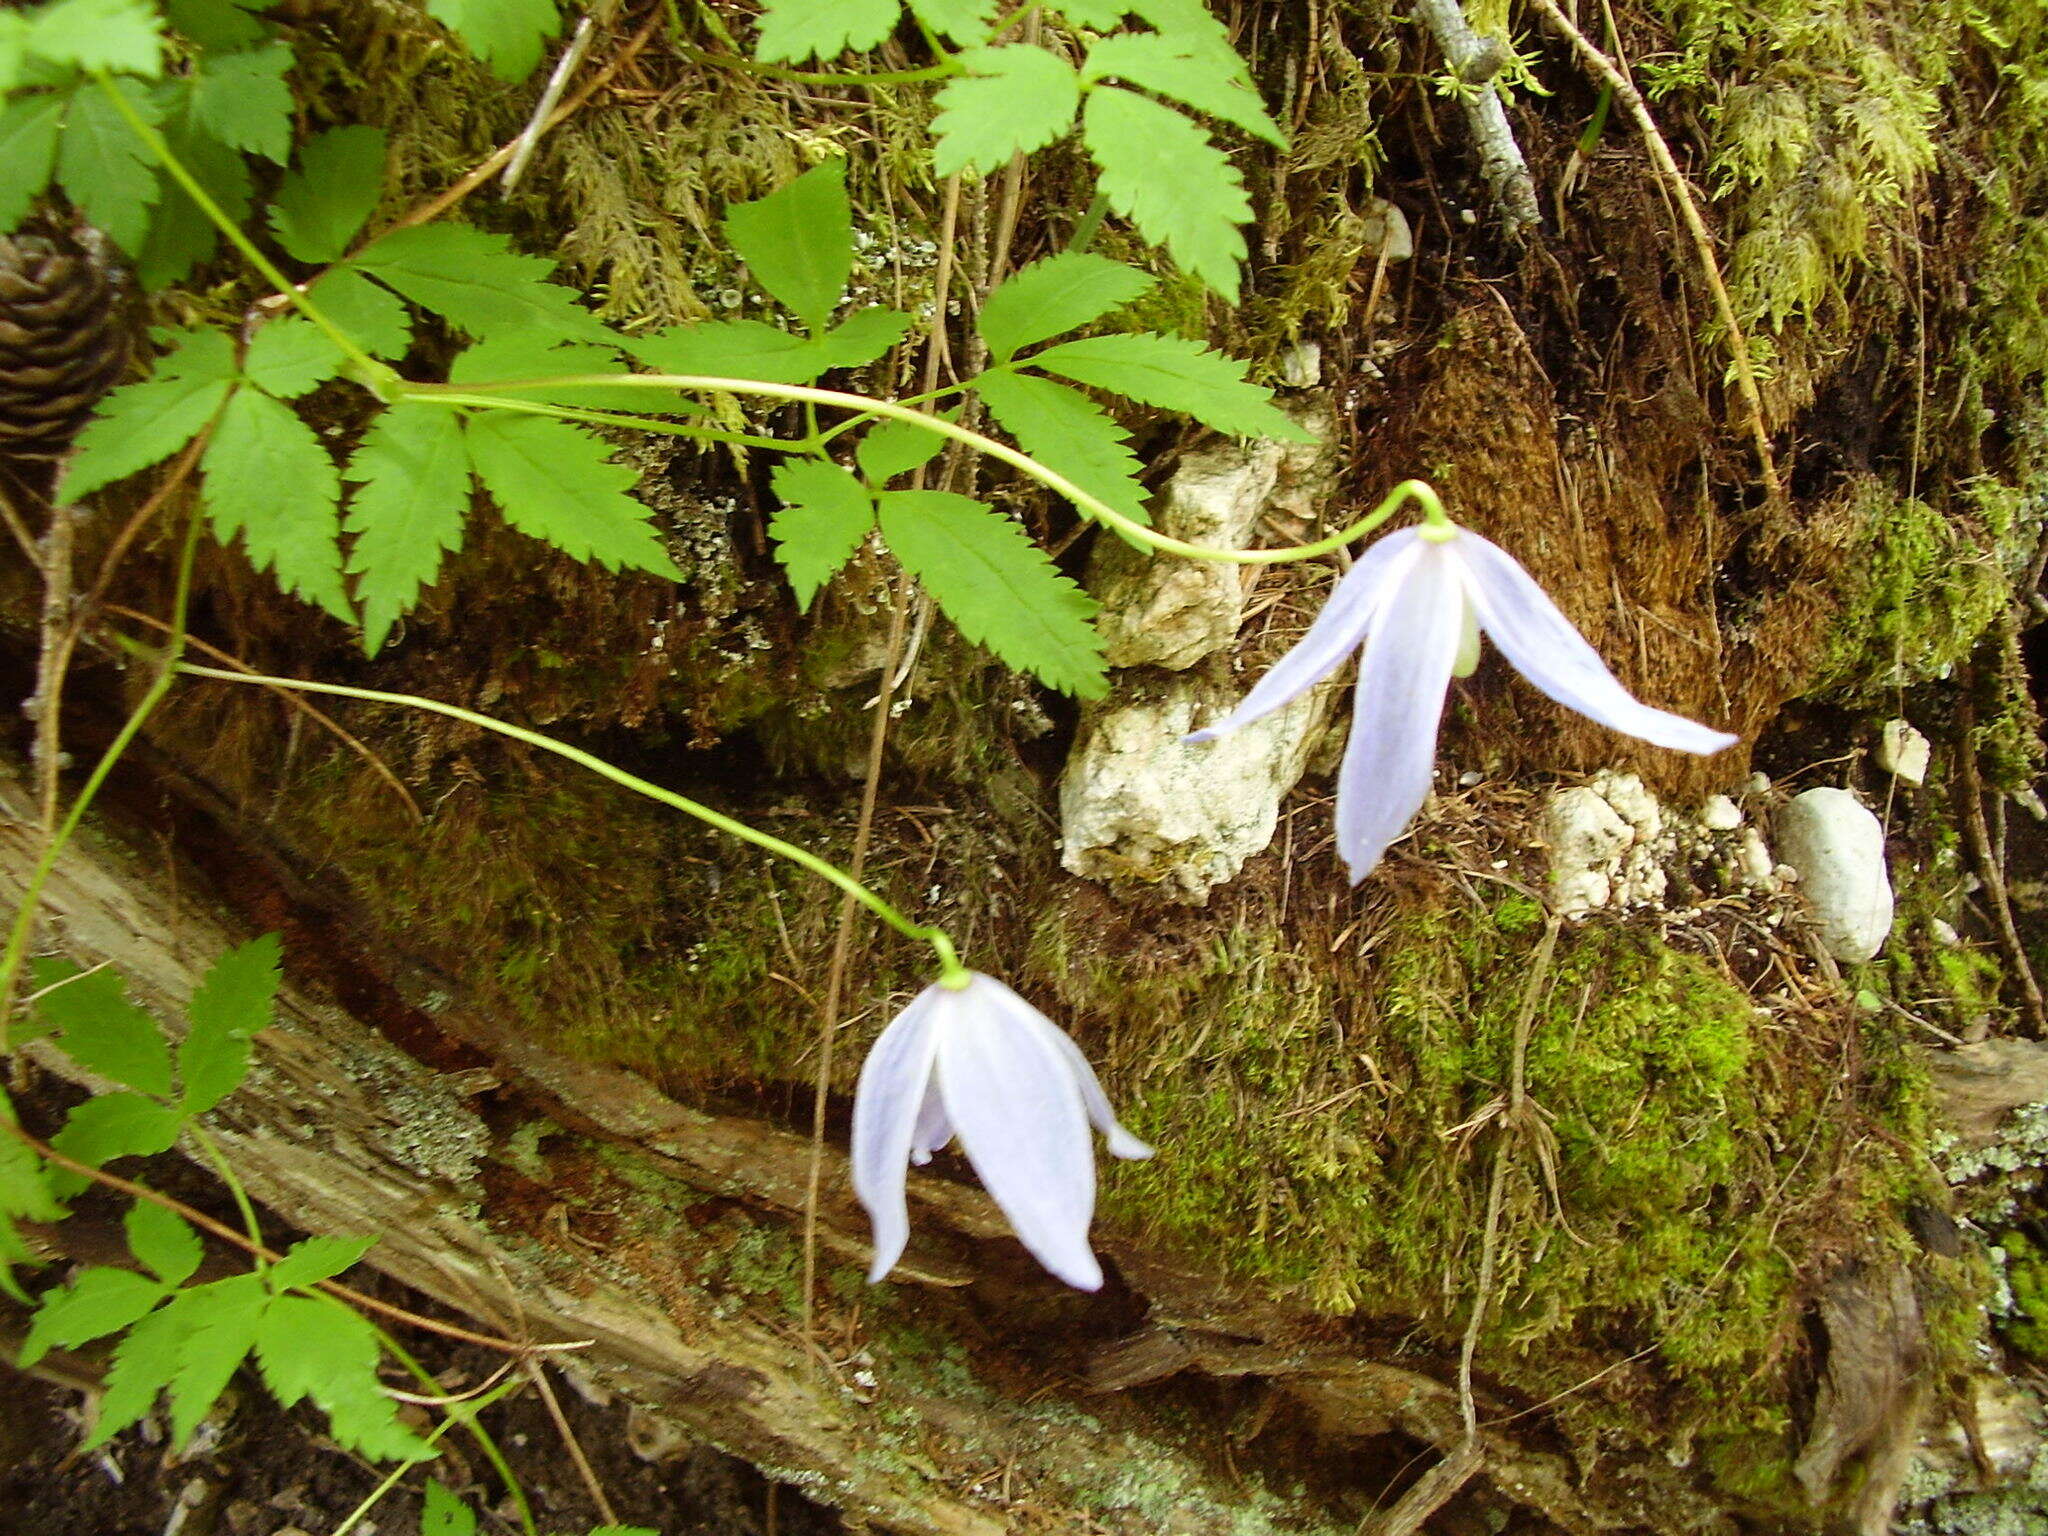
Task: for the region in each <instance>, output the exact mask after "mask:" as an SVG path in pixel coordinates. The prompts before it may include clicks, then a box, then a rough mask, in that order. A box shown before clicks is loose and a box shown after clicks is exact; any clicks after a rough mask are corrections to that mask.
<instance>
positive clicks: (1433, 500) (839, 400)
mask: <svg viewBox="0 0 2048 1536" xmlns="http://www.w3.org/2000/svg"><path fill="white" fill-rule="evenodd" d="M532 382H533V383H535V384H545V385H547V386H548V387H549V388H554V389H563V388H587V387H589V386H592V385H600V384H613V385H623V386H627V387H632V388H641V389H674V390H717V391H720V392H721V393H724V394H729V395H764V396H766V397H768V398H770V399H774V400H801V401H803V402H805V403H807V404H812V405H830V406H836V407H838V408H839V409H841V410H848V411H859V412H863V413H865V414H867V415H869V416H885V417H887V418H889V419H890V420H891V421H907V422H909V423H910V424H911V425H913V426H917V427H922V428H924V430H925V431H927V432H936V433H938V434H939V436H941V437H949V438H951V439H952V440H953V441H954V442H956V443H964V444H966V445H967V446H968V447H969V448H972V449H974V450H975V451H976V452H978V453H983V454H986V455H987V456H988V457H989V458H992V459H996V460H999V461H1000V462H1002V463H1004V464H1008V465H1010V466H1011V467H1012V468H1013V469H1018V470H1021V471H1022V472H1023V473H1025V474H1027V475H1029V476H1030V477H1031V478H1032V479H1034V480H1036V481H1037V482H1038V483H1039V484H1040V485H1043V486H1045V487H1046V488H1047V489H1048V490H1051V491H1056V492H1058V493H1059V494H1060V495H1062V496H1064V497H1066V499H1067V500H1069V501H1071V502H1072V503H1073V504H1074V505H1075V506H1076V507H1078V508H1080V509H1081V510H1082V511H1083V512H1085V513H1087V514H1088V515H1089V516H1090V517H1092V518H1094V519H1095V520H1096V521H1097V522H1099V523H1103V524H1106V525H1107V526H1109V527H1111V528H1114V529H1115V530H1116V531H1117V532H1118V533H1120V534H1122V535H1123V536H1124V537H1125V538H1127V539H1129V540H1131V541H1132V542H1133V543H1135V544H1139V545H1142V546H1144V547H1145V548H1147V549H1150V550H1153V551H1155V552H1157V553H1161V554H1169V555H1181V556H1184V557H1186V558H1187V559H1190V560H1208V561H1212V562H1214V563H1217V564H1220V565H1285V564H1289V563H1291V562H1292V561H1296V560H1313V559H1316V558H1317V557H1319V556H1322V555H1327V554H1330V553H1332V552H1333V551H1336V550H1339V549H1342V548H1343V547H1344V546H1345V545H1347V544H1349V543H1351V542H1353V541H1354V540H1356V539H1358V538H1360V537H1362V536H1363V535H1365V534H1368V533H1370V532H1372V531H1373V529H1375V528H1377V527H1379V526H1380V524H1382V523H1384V522H1385V521H1386V520H1387V519H1388V518H1390V517H1392V516H1393V515H1394V514H1395V513H1396V512H1398V511H1399V510H1400V509H1401V508H1402V507H1403V506H1404V505H1405V504H1407V503H1408V502H1410V501H1415V502H1419V503H1421V505H1422V509H1423V516H1424V518H1425V520H1426V521H1427V522H1428V523H1429V525H1430V526H1432V527H1436V528H1449V527H1451V526H1452V524H1451V520H1450V517H1449V515H1448V514H1447V513H1446V512H1445V511H1444V506H1443V502H1442V500H1441V499H1440V498H1439V497H1438V496H1437V493H1436V491H1435V489H1434V488H1433V487H1432V486H1431V485H1430V484H1429V483H1428V482H1427V481H1425V480H1403V481H1402V482H1401V483H1400V484H1399V485H1397V486H1395V487H1394V488H1393V490H1391V491H1389V492H1388V493H1387V495H1386V498H1385V499H1384V500H1382V501H1381V502H1380V504H1379V505H1378V506H1376V507H1374V508H1373V509H1372V511H1370V512H1368V513H1366V514H1365V516H1363V517H1361V518H1359V519H1358V520H1357V521H1356V522H1353V523H1350V524H1348V525H1347V526H1345V527H1343V528H1341V529H1339V530H1338V531H1337V532H1335V533H1333V534H1330V535H1329V536H1328V537H1327V538H1321V539H1316V540H1314V541H1312V542H1311V543H1307V544H1295V545H1291V546H1289V547H1287V548H1284V549H1211V548H1208V547H1207V546H1205V545H1201V544H1190V543H1188V542H1187V541H1186V540H1185V539H1176V538H1173V537H1171V536H1169V535H1167V534H1163V533H1160V532H1158V531H1156V530H1155V529H1151V528H1147V527H1146V526H1145V525H1144V524H1143V523H1140V522H1136V521H1134V520H1132V519H1131V518H1128V517H1126V516H1124V514H1123V513H1121V512H1119V511H1117V509H1116V508H1114V507H1112V506H1110V505H1109V504H1108V503H1107V502H1105V501H1103V500H1102V499H1101V498H1100V497H1097V496H1091V495H1089V493H1088V492H1086V491H1084V490H1082V489H1081V487H1080V486H1078V485H1076V484H1074V482H1073V481H1071V480H1069V479H1068V478H1067V477H1066V476H1065V475H1062V474H1060V473H1059V472H1058V471H1056V470H1052V469H1048V468H1047V467H1046V466H1045V465H1043V464H1041V463H1039V462H1038V460H1036V459H1034V458H1032V457H1031V456H1030V455H1029V454H1027V453H1024V452H1022V451H1021V450H1019V449H1016V448H1012V447H1011V446H1010V445H1009V444H1008V443H1001V442H997V441H996V440H995V439H994V438H992V437H984V436H983V435H982V434H981V433H979V432H976V431H974V430H973V429H972V428H969V427H963V426H960V425H959V424H958V423H957V422H951V421H948V420H946V418H945V417H943V416H933V415H930V414H929V413H927V412H924V411H919V410H914V409H912V408H911V407H909V406H907V405H902V404H899V403H898V402H896V401H893V400H876V399H873V398H871V397H870V396H867V395H852V394H847V393H845V392H844V391H841V390H836V389H817V388H814V387H813V386H811V385H808V384H769V383H765V382H763V381H762V380H760V379H723V378H713V377H711V376H709V375H704V374H694V373H632V374H625V375H616V374H574V375H570V376H568V377H564V378H559V379H545V380H536V381H532ZM522 387H529V386H527V384H526V381H522ZM451 393H452V391H451V390H450V388H449V386H447V385H442V384H408V385H406V386H405V397H406V398H407V399H409V400H430V399H433V398H435V397H437V396H439V397H442V398H446V397H447V396H449V395H450V394H451ZM463 398H464V400H465V401H466V402H470V403H477V402H478V400H479V397H475V396H464V397H463ZM791 446H797V445H791Z"/></svg>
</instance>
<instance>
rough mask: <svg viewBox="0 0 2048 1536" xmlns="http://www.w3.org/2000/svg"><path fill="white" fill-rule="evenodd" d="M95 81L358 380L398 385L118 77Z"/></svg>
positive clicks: (379, 388)
mask: <svg viewBox="0 0 2048 1536" xmlns="http://www.w3.org/2000/svg"><path fill="white" fill-rule="evenodd" d="M94 78H95V79H96V80H98V81H99V86H100V89H101V90H103V91H105V92H106V93H107V96H108V98H109V99H110V100H111V101H112V102H113V103H114V110H115V111H117V112H119V113H120V114H121V116H122V118H123V119H124V120H125V121H126V122H127V124H128V131H129V132H131V133H133V134H134V135H135V137H136V138H138V139H140V140H141V141H142V143H143V145H144V147H145V148H147V149H148V150H149V152H150V153H151V154H152V155H154V156H155V157H156V159H157V163H158V164H159V165H161V166H162V167H163V168H164V170H165V172H166V173H168V174H169V176H170V178H171V180H173V181H175V182H176V183H177V184H178V185H179V186H180V187H182V188H183V189H184V192H185V195H186V196H187V197H189V198H191V199H192V201H193V202H194V203H195V204H197V205H198V207H199V211H200V212H201V213H203V214H205V215H206V217H207V218H208V220H210V221H211V222H212V224H213V227H214V228H215V229H217V230H219V231H220V232H221V233H222V234H223V235H225V236H226V237H227V239H228V241H229V243H230V244H232V245H233V246H234V248H235V249H236V250H238V251H240V252H241V253H242V255H243V256H244V257H245V258H247V260H248V262H249V264H250V265H251V266H252V267H254V268H255V269H256V270H257V271H258V272H260V273H262V274H263V277H264V280H265V281H266V282H268V283H270V284H271V285H272V286H273V287H274V288H275V289H276V290H277V291H278V292H279V293H281V294H283V295H284V296H285V297H286V298H287V299H289V300H290V301H291V303H292V307H293V308H295V309H297V310H298V312H299V313H300V314H302V315H304V316H305V317H306V318H307V319H308V320H310V321H312V322H313V324H314V325H316V326H318V327H319V328H320V330H321V331H322V332H323V333H324V334H325V335H326V337H327V339H328V340H329V341H331V342H333V343H334V344H335V345H336V346H337V347H339V348H341V352H342V355H343V356H344V357H346V358H347V359H348V360H349V362H350V363H351V364H352V365H354V368H355V370H356V376H357V382H359V383H361V384H363V385H364V386H365V387H366V388H368V389H370V390H372V391H374V392H375V393H377V394H378V395H380V396H381V395H383V393H384V392H385V390H386V389H387V388H389V387H390V386H391V385H392V384H395V383H396V382H397V380H398V375H397V374H396V373H395V372H394V371H393V370H392V369H390V368H389V367H387V366H386V365H384V364H383V363H380V362H378V361H377V359H376V358H374V357H372V356H370V354H369V353H368V352H366V351H364V350H363V347H362V344H361V343H360V342H358V341H357V340H356V339H355V338H354V337H353V336H351V335H349V334H348V332H347V331H344V330H343V329H342V328H341V327H340V326H338V325H336V324H335V323H334V322H333V321H332V320H330V319H328V318H327V315H326V313H325V312H324V311H323V310H322V309H321V308H320V306H319V305H317V304H315V303H314V302H313V301H312V300H311V299H310V298H308V297H307V296H306V295H305V294H304V293H302V292H301V291H300V290H299V285H298V284H297V283H294V282H293V281H292V280H291V279H290V278H288V277H286V276H285V275H284V273H283V272H281V271H279V270H278V267H277V264H276V263H275V262H273V261H272V260H271V259H270V258H269V257H268V256H266V255H264V254H263V252H262V251H261V250H260V249H258V248H257V245H256V243H255V241H253V240H251V239H250V238H249V237H248V235H247V234H245V233H243V230H242V227H241V225H239V224H237V223H236V222H235V221H234V220H233V219H231V218H229V217H228V216H227V213H226V212H225V211H224V210H223V209H222V208H221V206H220V204H219V203H217V202H215V201H214V200H213V196H212V194H210V193H209V192H208V191H207V190H206V188H204V187H202V186H201V185H200V184H199V181H198V179H197V178H196V177H194V176H193V174H192V173H191V172H190V171H188V170H186V169H185V167H184V164H183V163H182V162H181V161H180V160H179V159H178V157H177V156H176V155H174V154H172V153H171V146H170V145H169V144H168V143H167V142H165V140H164V136H163V135H162V134H160V133H158V132H157V131H156V129H154V128H152V127H151V126H150V125H149V124H148V123H147V122H145V121H144V120H143V119H142V117H141V116H140V115H139V114H138V113H137V112H136V110H135V108H134V106H133V105H132V104H131V103H130V102H129V100H128V98H127V97H126V96H123V95H122V94H121V91H120V88H119V87H117V86H116V85H115V84H114V82H113V79H112V78H111V77H110V76H109V75H108V74H107V72H106V71H105V70H103V69H102V70H97V71H95V72H94Z"/></svg>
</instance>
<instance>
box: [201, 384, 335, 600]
mask: <svg viewBox="0 0 2048 1536" xmlns="http://www.w3.org/2000/svg"><path fill="white" fill-rule="evenodd" d="M200 462H201V464H202V465H203V467H204V468H205V471H206V491H205V501H206V512H207V516H208V517H209V518H210V519H211V521H212V523H213V531H214V535H215V537H217V538H218V539H219V540H220V541H221V542H222V543H223V544H225V543H227V542H229V541H230V540H231V539H233V538H234V537H235V535H236V534H240V535H241V536H242V542H243V547H244V548H245V549H246V550H247V551H248V555H249V561H250V563H251V564H252V565H254V566H256V568H257V569H259V570H268V571H271V572H273V573H274V574H275V575H276V577H277V584H278V585H279V586H281V587H283V588H284V589H285V590H286V591H287V592H294V593H297V594H298V595H299V596H300V597H303V598H304V599H306V601H308V602H310V603H315V604H318V605H319V606H320V607H322V608H324V609H326V610H327V612H329V613H331V614H333V615H334V616H335V617H336V618H338V619H341V620H342V621H343V622H350V621H352V620H353V619H354V617H355V615H354V613H353V612H352V611H351V609H350V608H349V605H348V592H347V591H346V589H345V588H343V586H342V584H341V518H340V515H339V513H338V511H337V508H338V506H339V504H340V501H341V479H340V477H339V476H338V475H337V474H336V473H335V469H334V460H333V459H331V458H330V457H328V454H327V450H326V448H325V447H323V446H322V445H321V442H320V439H319V438H317V437H315V436H314V435H313V429H312V428H311V427H309V426H307V425H306V423H305V422H303V421H301V420H300V419H299V417H298V415H297V413H296V412H294V411H292V410H291V409H290V408H289V407H287V406H283V405H280V404H278V402H277V401H275V400H273V399H271V398H270V397H269V396H268V395H266V394H262V393H260V392H259V391H257V390H253V389H238V390H236V391H235V393H234V394H233V396H231V397H230V398H229V400H228V403H227V405H226V406H225V407H224V408H223V409H222V411H221V413H220V422H219V424H218V425H217V426H216V427H215V429H214V433H213V437H212V439H211V440H210V441H209V442H208V443H207V445H206V454H205V457H204V458H203V459H202V460H201V461H200Z"/></svg>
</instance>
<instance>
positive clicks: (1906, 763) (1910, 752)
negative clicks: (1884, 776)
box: [1873, 720, 1934, 789]
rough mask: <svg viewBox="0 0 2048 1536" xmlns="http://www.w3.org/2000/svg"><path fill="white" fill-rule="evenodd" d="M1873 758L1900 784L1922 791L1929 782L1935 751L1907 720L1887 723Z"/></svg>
mask: <svg viewBox="0 0 2048 1536" xmlns="http://www.w3.org/2000/svg"><path fill="white" fill-rule="evenodd" d="M1873 755H1874V757H1875V758H1876V760H1877V766H1878V767H1879V768H1881V769H1883V770H1884V771H1885V772H1886V773H1888V774H1890V775H1891V776H1892V777H1893V778H1895V779H1897V780H1898V781H1899V782H1900V783H1902V784H1911V785H1912V786H1913V787H1914V788H1915V789H1918V788H1919V787H1920V786H1921V785H1922V784H1925V783H1926V782H1927V765H1928V763H1929V762H1930V761H1931V760H1932V759H1933V756H1934V749H1933V748H1932V747H1930V746H1929V745H1928V744H1927V738H1926V737H1925V736H1922V735H1921V734H1920V733H1919V732H1918V731H1916V730H1914V729H1913V727H1912V726H1910V725H1908V724H1907V723H1906V722H1905V721H1903V720H1887V721H1885V723H1884V731H1883V734H1881V735H1880V736H1879V737H1878V740H1877V751H1876V752H1875V753H1874V754H1873Z"/></svg>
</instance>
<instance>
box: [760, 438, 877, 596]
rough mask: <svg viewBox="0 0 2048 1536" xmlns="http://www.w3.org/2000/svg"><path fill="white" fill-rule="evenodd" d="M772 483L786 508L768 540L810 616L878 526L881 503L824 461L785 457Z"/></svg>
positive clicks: (771, 527)
mask: <svg viewBox="0 0 2048 1536" xmlns="http://www.w3.org/2000/svg"><path fill="white" fill-rule="evenodd" d="M770 484H771V485H772V486H773V487H774V490H775V495H776V497H777V499H779V500H780V501H781V502H782V507H781V510H779V511H778V512H776V514H775V515H774V516H773V517H772V518H770V519H769V522H768V536H769V537H770V538H771V539H773V540H775V558H776V559H778V560H780V561H781V562H782V568H783V569H784V570H785V571H787V572H788V573H789V584H790V586H791V587H792V588H794V589H795V591H796V603H797V607H798V608H800V609H802V610H804V611H805V612H808V611H809V610H810V606H811V601H812V599H814V598H815V597H816V596H817V595H818V589H819V588H820V587H822V586H824V585H825V583H826V582H828V581H830V580H831V579H832V576H833V574H834V573H835V572H836V571H837V570H838V569H839V568H840V567H841V566H842V565H844V564H846V562H847V561H848V560H850V559H852V558H853V552H854V551H855V550H857V549H859V548H860V545H861V540H863V539H865V538H866V537H867V536H868V530H869V529H871V528H873V527H874V526H875V504H874V501H873V499H872V498H871V497H870V496H869V495H868V493H867V491H866V489H865V488H864V487H863V486H862V485H861V483H860V482H859V481H858V480H856V479H855V478H854V477H853V476H852V475H851V474H849V473H847V471H845V470H844V469H841V468H840V467H839V466H838V465H837V464H828V463H826V462H825V461H824V460H823V459H785V460H783V462H782V463H780V464H778V465H776V466H775V473H774V475H773V476H772V477H771V479H770Z"/></svg>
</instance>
